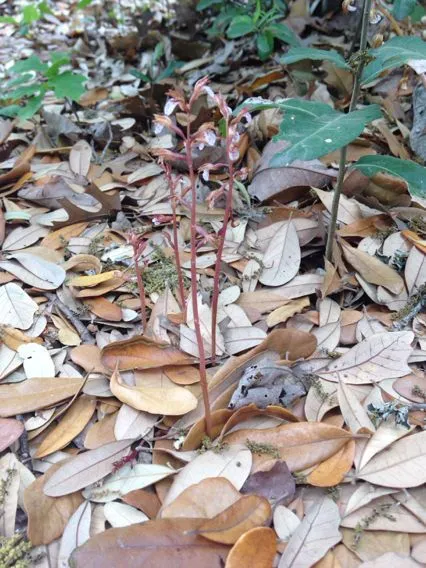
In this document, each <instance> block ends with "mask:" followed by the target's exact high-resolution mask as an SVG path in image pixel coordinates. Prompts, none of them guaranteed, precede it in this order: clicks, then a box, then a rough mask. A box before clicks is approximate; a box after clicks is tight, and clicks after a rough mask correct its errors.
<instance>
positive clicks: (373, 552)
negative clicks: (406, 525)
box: [342, 527, 410, 568]
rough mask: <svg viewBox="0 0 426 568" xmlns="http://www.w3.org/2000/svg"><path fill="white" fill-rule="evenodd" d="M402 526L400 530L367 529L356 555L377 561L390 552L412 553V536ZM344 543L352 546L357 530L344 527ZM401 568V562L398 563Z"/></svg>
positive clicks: (405, 554) (365, 559) (406, 554)
mask: <svg viewBox="0 0 426 568" xmlns="http://www.w3.org/2000/svg"><path fill="white" fill-rule="evenodd" d="M401 530H404V529H403V527H400V532H390V531H387V532H385V531H365V532H364V533H363V534H362V537H361V538H360V539H359V542H358V545H357V547H356V550H355V553H356V555H357V556H358V557H359V558H361V560H364V561H368V560H369V561H371V562H375V561H376V559H377V558H378V557H380V556H381V555H382V554H385V553H388V552H394V553H397V554H401V555H403V556H408V555H409V554H410V538H409V536H408V534H407V533H405V532H401ZM342 533H343V543H344V544H345V545H346V546H347V547H350V546H351V545H353V542H354V537H355V531H354V530H352V529H346V528H344V529H342ZM396 566H397V567H398V568H399V564H397V565H396Z"/></svg>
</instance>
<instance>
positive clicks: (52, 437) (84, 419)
mask: <svg viewBox="0 0 426 568" xmlns="http://www.w3.org/2000/svg"><path fill="white" fill-rule="evenodd" d="M95 408H96V400H94V399H91V398H89V397H87V396H84V395H83V396H80V397H79V398H78V399H77V400H76V401H75V402H74V403H73V404H72V405H71V407H70V408H69V410H68V411H67V412H66V413H65V414H64V416H63V417H62V418H61V420H60V422H59V424H58V425H57V426H56V428H55V429H54V430H52V431H50V432H49V433H48V434H47V436H46V437H45V438H44V439H43V441H42V442H41V444H40V445H39V447H38V448H37V451H36V453H35V454H34V457H36V458H42V457H44V456H48V455H49V454H53V452H56V451H57V450H61V449H62V448H65V446H67V445H68V444H69V442H71V441H72V440H73V439H74V438H75V437H76V436H77V435H78V434H80V432H82V431H83V429H84V428H85V427H86V425H87V423H88V422H89V420H90V418H91V417H92V415H93V413H94V412H95Z"/></svg>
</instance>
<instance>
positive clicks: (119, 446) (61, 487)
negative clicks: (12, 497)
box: [43, 440, 133, 497]
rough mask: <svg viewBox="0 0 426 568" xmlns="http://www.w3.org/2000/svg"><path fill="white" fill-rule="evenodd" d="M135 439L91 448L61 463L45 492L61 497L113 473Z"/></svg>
mask: <svg viewBox="0 0 426 568" xmlns="http://www.w3.org/2000/svg"><path fill="white" fill-rule="evenodd" d="M132 442H133V440H120V441H118V442H112V443H111V444H106V445H105V446H102V447H100V448H96V450H89V451H88V452H84V453H81V454H79V455H78V456H75V457H73V458H71V459H70V460H67V462H66V463H64V464H59V468H58V469H57V470H56V471H55V472H54V474H53V475H52V476H50V477H49V479H48V480H47V481H46V483H45V484H44V487H43V492H44V494H45V495H48V496H49V497H61V496H62V495H69V494H70V493H73V492H74V491H78V490H79V489H83V487H86V486H87V485H90V484H91V483H95V482H96V481H99V480H100V479H102V478H103V477H105V476H106V475H108V473H111V471H112V469H113V467H114V463H115V462H117V461H119V460H120V459H121V458H122V457H123V456H124V455H125V454H126V453H127V452H128V448H129V446H130V444H131V443H132Z"/></svg>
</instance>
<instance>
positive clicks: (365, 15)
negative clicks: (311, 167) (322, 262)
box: [325, 0, 371, 262]
mask: <svg viewBox="0 0 426 568" xmlns="http://www.w3.org/2000/svg"><path fill="white" fill-rule="evenodd" d="M370 9H371V0H364V5H363V11H362V24H361V39H360V45H359V52H358V53H359V56H360V58H359V62H358V64H357V67H356V72H355V77H354V85H353V88H352V97H351V102H350V104H349V112H352V111H353V110H355V107H356V104H357V102H358V97H359V93H360V90H361V75H362V71H363V69H364V65H365V55H364V53H365V49H366V47H367V31H368V20H369V16H370ZM347 149H348V147H347V146H344V147H343V148H342V149H341V150H340V160H339V176H338V180H337V185H336V189H335V190H334V195H333V203H332V206H331V219H330V225H329V231H328V238H327V246H326V249H325V257H326V259H327V260H328V261H329V262H332V257H333V244H334V239H335V233H336V223H337V213H338V210H339V201H340V195H341V193H342V188H343V180H344V179H345V170H346V154H347Z"/></svg>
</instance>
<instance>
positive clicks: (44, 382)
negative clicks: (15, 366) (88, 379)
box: [0, 378, 84, 417]
mask: <svg viewBox="0 0 426 568" xmlns="http://www.w3.org/2000/svg"><path fill="white" fill-rule="evenodd" d="M83 383H84V380H83V379H71V378H68V379H67V378H59V379H45V378H43V379H38V378H35V379H30V380H27V381H22V382H21V383H16V384H10V385H2V387H1V389H0V416H1V417H8V416H15V415H16V414H25V413H26V412H32V411H33V410H39V409H40V408H47V407H49V406H53V405H55V404H57V403H58V402H61V401H63V400H66V399H67V398H70V397H72V396H73V395H75V394H76V392H78V391H79V390H80V389H81V387H82V386H83Z"/></svg>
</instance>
